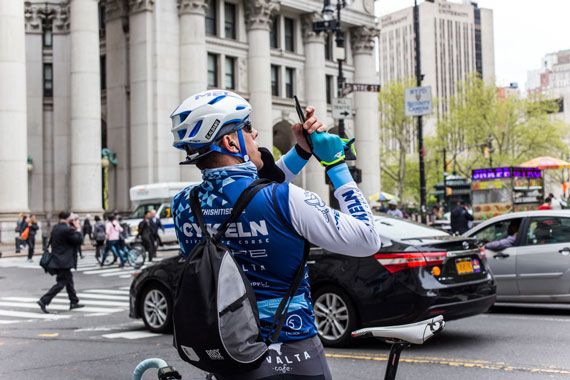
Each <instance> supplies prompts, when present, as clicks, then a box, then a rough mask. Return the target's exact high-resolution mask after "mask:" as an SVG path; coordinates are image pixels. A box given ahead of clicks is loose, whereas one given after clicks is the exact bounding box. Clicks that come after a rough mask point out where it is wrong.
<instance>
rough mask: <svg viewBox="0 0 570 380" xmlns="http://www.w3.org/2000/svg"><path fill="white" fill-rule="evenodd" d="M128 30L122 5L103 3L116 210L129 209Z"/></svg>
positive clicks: (111, 200)
mask: <svg viewBox="0 0 570 380" xmlns="http://www.w3.org/2000/svg"><path fill="white" fill-rule="evenodd" d="M128 27H129V25H128V9H127V8H126V5H125V4H124V3H123V2H122V1H120V0H107V3H106V4H105V49H106V59H105V63H106V66H107V70H106V72H107V83H106V88H107V145H108V148H109V149H111V150H112V151H113V152H115V153H117V158H118V164H117V166H116V167H114V168H112V169H110V171H111V175H109V206H110V208H117V209H119V210H128V209H130V201H129V188H130V187H131V183H130V176H129V168H130V149H131V144H130V141H129V140H130V139H129V137H130V136H129V94H128V89H129V82H128V78H129V74H128V65H129V57H128V54H129V49H128V38H127V34H128Z"/></svg>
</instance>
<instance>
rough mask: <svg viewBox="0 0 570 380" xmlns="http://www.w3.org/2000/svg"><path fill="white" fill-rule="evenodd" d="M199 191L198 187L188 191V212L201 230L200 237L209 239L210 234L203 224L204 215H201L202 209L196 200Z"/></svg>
mask: <svg viewBox="0 0 570 380" xmlns="http://www.w3.org/2000/svg"><path fill="white" fill-rule="evenodd" d="M199 190H200V189H199V186H194V188H193V189H192V190H191V191H190V195H189V198H190V210H192V214H193V215H194V216H195V217H196V221H197V222H198V226H199V227H200V230H202V236H205V237H209V236H210V233H209V232H208V229H207V228H206V223H204V214H202V207H201V206H200V200H199V199H198V191H199Z"/></svg>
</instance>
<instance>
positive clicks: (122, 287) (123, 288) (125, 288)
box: [119, 286, 131, 290]
mask: <svg viewBox="0 0 570 380" xmlns="http://www.w3.org/2000/svg"><path fill="white" fill-rule="evenodd" d="M129 289H131V287H130V286H121V287H120V288H119V290H129Z"/></svg>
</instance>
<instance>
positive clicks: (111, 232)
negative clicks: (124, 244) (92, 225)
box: [101, 215, 125, 268]
mask: <svg viewBox="0 0 570 380" xmlns="http://www.w3.org/2000/svg"><path fill="white" fill-rule="evenodd" d="M121 232H123V227H121V225H120V224H119V222H118V221H117V220H116V219H115V215H109V219H108V222H107V225H106V226H105V235H106V237H107V244H106V245H105V252H103V257H102V258H101V266H103V264H104V263H105V259H106V258H107V255H108V254H109V251H113V254H114V255H116V256H119V260H120V261H121V263H120V264H119V267H120V268H122V267H124V266H125V259H124V258H123V255H122V252H121ZM115 261H116V259H115V260H113V263H114V262H115Z"/></svg>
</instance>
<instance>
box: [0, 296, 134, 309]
mask: <svg viewBox="0 0 570 380" xmlns="http://www.w3.org/2000/svg"><path fill="white" fill-rule="evenodd" d="M1 299H2V300H3V301H16V302H35V301H37V298H33V297H2V298H1ZM51 303H52V304H53V303H64V304H69V300H67V299H61V298H54V299H53V300H52V301H51ZM81 303H82V304H85V305H95V306H118V307H129V303H128V302H119V301H96V300H81ZM35 305H36V307H37V304H35Z"/></svg>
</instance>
